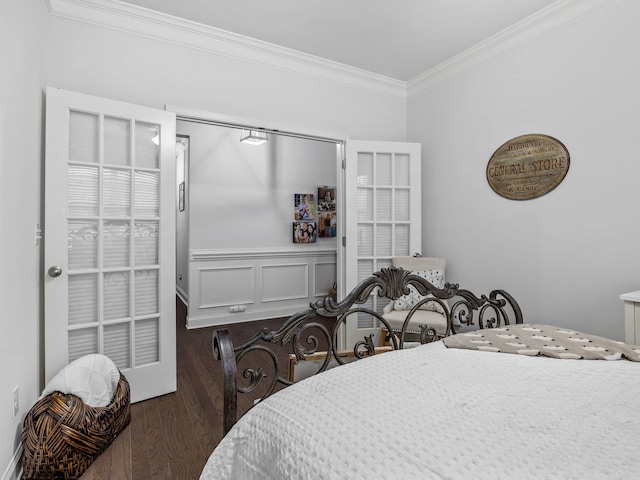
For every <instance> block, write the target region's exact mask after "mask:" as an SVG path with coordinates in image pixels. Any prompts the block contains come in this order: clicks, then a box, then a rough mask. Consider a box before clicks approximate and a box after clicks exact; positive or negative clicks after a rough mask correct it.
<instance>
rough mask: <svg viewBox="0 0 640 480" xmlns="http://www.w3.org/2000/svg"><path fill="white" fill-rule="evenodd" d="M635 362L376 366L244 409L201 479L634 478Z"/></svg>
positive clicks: (474, 357) (638, 376)
mask: <svg viewBox="0 0 640 480" xmlns="http://www.w3.org/2000/svg"><path fill="white" fill-rule="evenodd" d="M639 399H640V364H638V363H636V362H630V361H626V360H620V361H604V360H559V359H554V358H545V357H528V356H521V355H513V354H505V353H493V352H478V351H472V350H461V349H447V348H445V347H444V345H443V344H442V342H436V343H431V344H427V345H423V346H420V347H417V348H413V349H409V350H402V351H395V352H390V353H384V354H381V355H376V356H374V357H371V358H369V359H366V360H362V361H358V362H354V363H352V364H349V365H345V366H341V367H339V368H335V369H332V370H329V371H327V372H325V373H323V374H320V375H316V376H314V377H310V378H308V379H306V380H303V381H301V382H300V383H297V384H295V385H293V386H291V387H288V388H286V389H285V390H283V391H282V392H279V393H277V394H275V395H273V396H272V397H270V398H268V399H266V400H265V401H263V402H262V403H260V404H258V405H257V406H256V407H254V408H253V409H252V410H251V411H250V412H248V413H247V414H246V415H245V416H244V417H243V418H241V419H240V420H239V422H238V423H237V424H236V425H235V426H234V428H233V429H232V430H231V432H229V434H228V435H227V436H226V437H225V438H224V439H223V441H222V442H221V443H220V445H219V446H218V447H217V448H216V450H215V451H214V452H213V454H212V455H211V457H210V458H209V460H208V462H207V464H206V466H205V468H204V470H203V472H202V476H201V478H202V479H203V480H207V479H212V480H213V479H233V480H249V479H273V480H284V479H309V480H311V479H313V480H320V479H358V478H375V479H393V480H397V479H491V480H495V479H527V478H528V479H580V480H584V479H605V478H606V479H622V478H625V479H635V478H640V408H639V406H640V402H639Z"/></svg>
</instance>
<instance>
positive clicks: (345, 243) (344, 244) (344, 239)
mask: <svg viewBox="0 0 640 480" xmlns="http://www.w3.org/2000/svg"><path fill="white" fill-rule="evenodd" d="M342 246H343V247H346V246H347V237H342Z"/></svg>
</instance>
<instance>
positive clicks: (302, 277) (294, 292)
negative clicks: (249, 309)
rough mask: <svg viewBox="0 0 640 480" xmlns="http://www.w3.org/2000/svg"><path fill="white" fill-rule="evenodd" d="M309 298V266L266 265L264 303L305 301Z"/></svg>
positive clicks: (302, 264) (264, 269)
mask: <svg viewBox="0 0 640 480" xmlns="http://www.w3.org/2000/svg"><path fill="white" fill-rule="evenodd" d="M308 297H309V264H308V263H297V264H282V265H264V266H263V267H262V295H261V300H262V302H277V301H287V300H293V301H295V300H300V299H304V300H305V301H306V300H307V298H308Z"/></svg>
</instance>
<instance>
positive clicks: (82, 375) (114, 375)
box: [40, 353, 120, 407]
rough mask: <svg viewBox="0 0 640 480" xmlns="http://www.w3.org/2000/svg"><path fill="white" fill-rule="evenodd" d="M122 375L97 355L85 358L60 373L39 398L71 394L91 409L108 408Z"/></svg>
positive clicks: (107, 360)
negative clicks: (56, 393)
mask: <svg viewBox="0 0 640 480" xmlns="http://www.w3.org/2000/svg"><path fill="white" fill-rule="evenodd" d="M119 380H120V372H119V371H118V368H117V367H116V365H115V363H113V361H112V360H111V359H110V358H109V357H107V356H105V355H100V354H97V353H92V354H89V355H84V356H82V357H80V358H78V359H76V360H74V361H73V362H71V363H70V364H69V365H67V366H66V367H64V368H63V369H62V370H60V371H59V372H58V373H57V375H56V376H55V377H53V378H52V379H51V381H50V382H49V383H48V384H47V386H46V387H45V388H44V391H43V392H42V395H41V397H40V398H42V397H44V396H45V395H49V394H50V393H53V392H62V393H71V394H73V395H75V396H76V397H80V399H81V400H82V401H83V402H84V403H86V404H87V405H90V406H92V407H106V406H107V405H109V403H110V401H111V399H112V398H113V396H114V395H115V393H116V388H117V387H118V381H119Z"/></svg>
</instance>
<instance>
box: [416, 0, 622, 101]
mask: <svg viewBox="0 0 640 480" xmlns="http://www.w3.org/2000/svg"><path fill="white" fill-rule="evenodd" d="M619 1H620V0H560V1H558V2H555V3H553V4H551V5H550V6H548V7H547V8H544V9H542V10H540V11H539V12H537V13H535V14H533V15H531V16H529V17H527V18H525V19H524V20H522V21H520V22H518V23H515V24H514V25H512V26H510V27H508V28H506V29H504V30H503V31H501V32H499V33H497V34H496V35H493V36H492V37H490V38H488V39H487V40H485V41H483V42H481V43H479V44H477V45H475V46H473V47H471V48H469V49H467V50H465V51H464V52H462V53H460V54H458V55H456V56H455V57H452V58H451V59H449V60H447V61H445V62H443V63H441V64H440V65H438V66H436V67H434V68H432V69H430V70H428V71H426V72H424V73H422V74H421V75H418V76H417V77H415V78H413V79H411V80H409V82H407V97H408V98H411V97H415V96H417V95H419V94H420V93H422V92H424V91H427V90H431V89H434V88H437V87H438V86H439V85H441V84H443V83H444V82H448V81H451V80H452V79H454V78H456V77H458V76H461V75H464V74H466V73H467V72H470V71H472V70H475V69H477V68H480V67H482V66H483V65H486V64H487V63H489V62H492V61H494V60H495V59H497V58H499V57H502V56H503V55H506V54H509V53H511V52H513V51H515V50H517V49H519V48H522V47H524V46H526V45H528V44H530V43H532V42H534V41H536V40H537V39H539V38H541V37H544V36H546V35H549V34H551V33H553V32H555V31H558V30H561V29H563V28H565V27H567V26H569V25H572V24H574V23H575V22H578V21H580V20H582V19H583V18H586V17H588V16H590V15H593V14H594V13H596V12H598V11H599V10H601V9H603V8H606V7H609V6H611V5H613V4H615V3H618V2H619Z"/></svg>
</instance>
